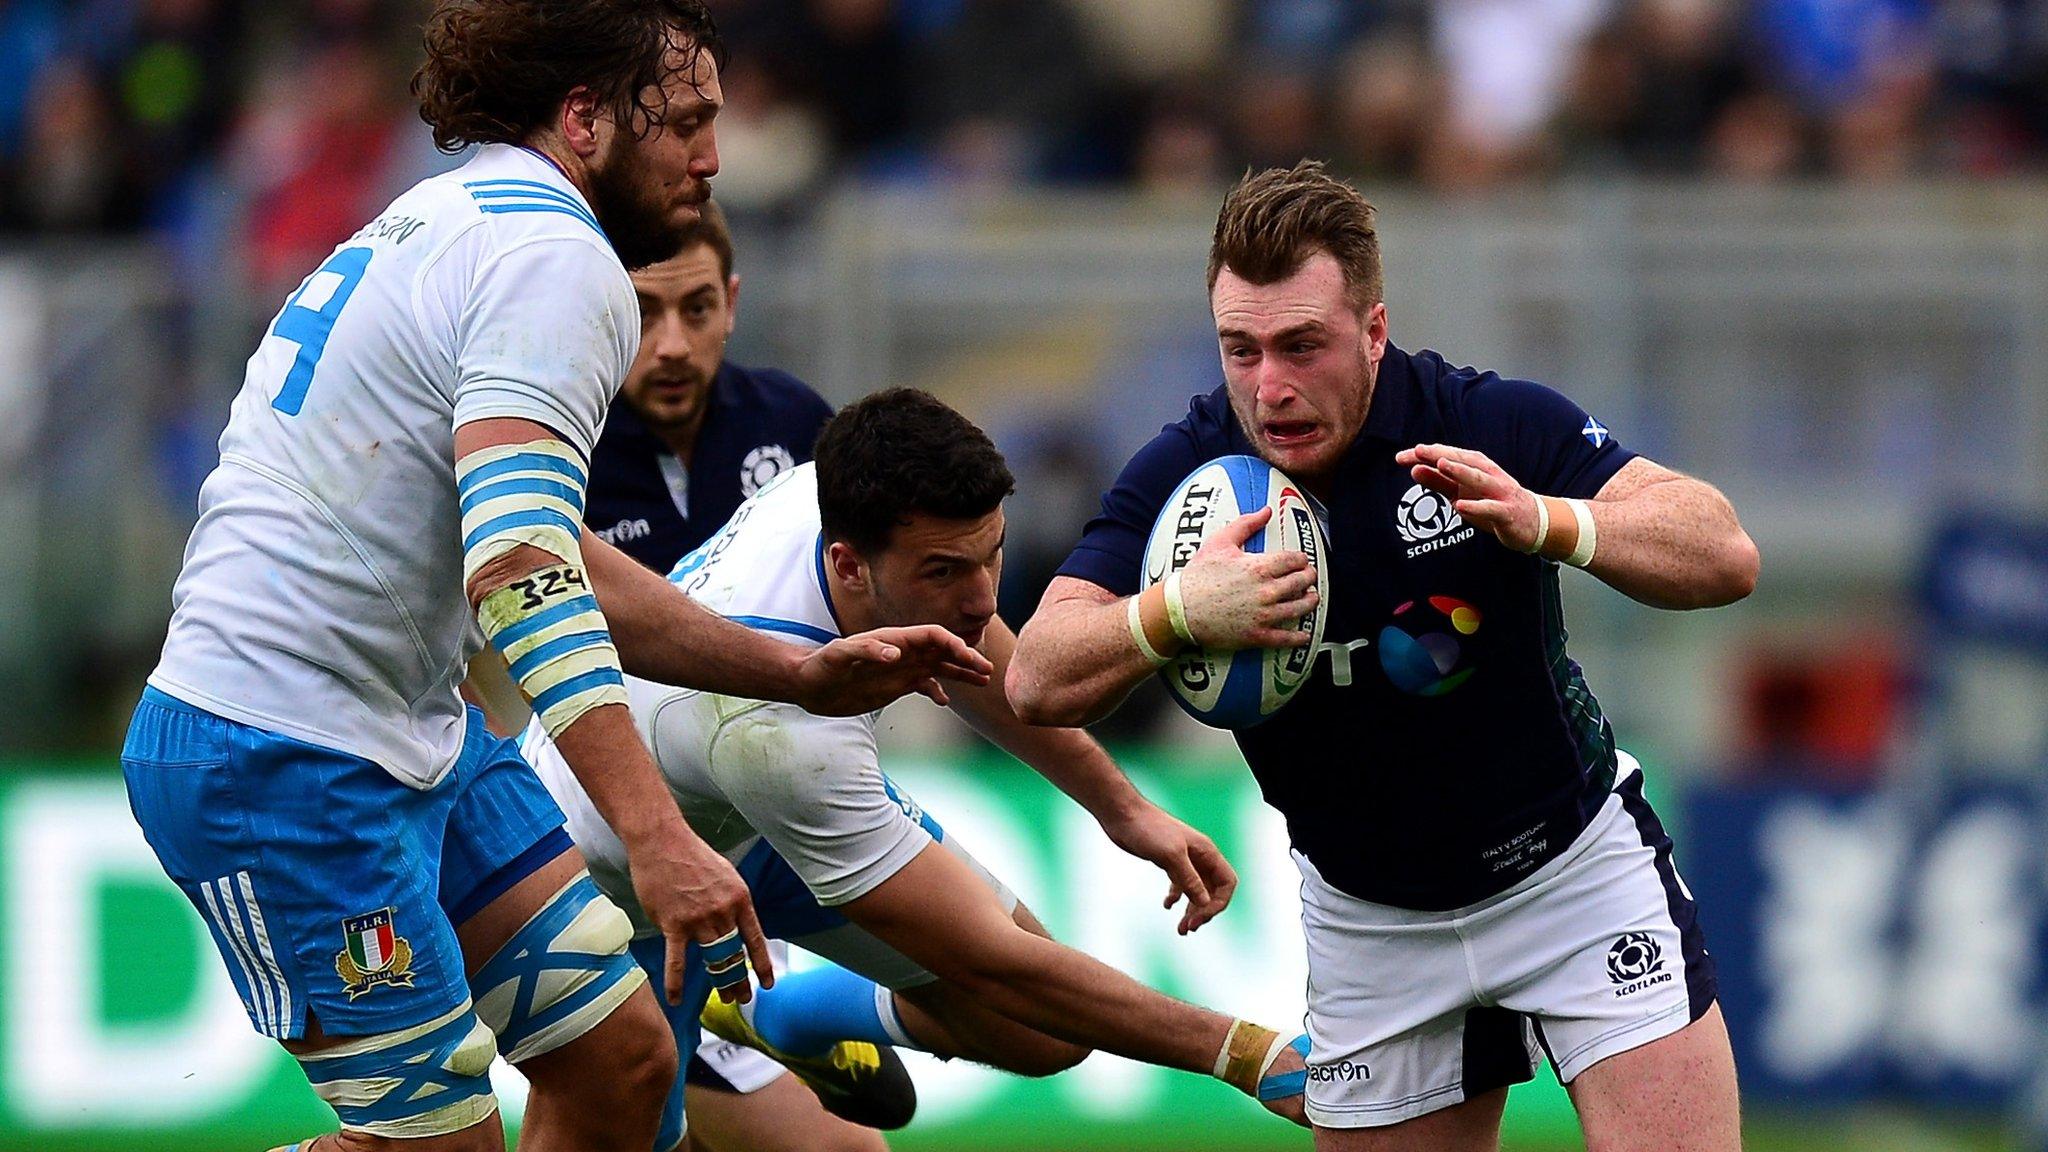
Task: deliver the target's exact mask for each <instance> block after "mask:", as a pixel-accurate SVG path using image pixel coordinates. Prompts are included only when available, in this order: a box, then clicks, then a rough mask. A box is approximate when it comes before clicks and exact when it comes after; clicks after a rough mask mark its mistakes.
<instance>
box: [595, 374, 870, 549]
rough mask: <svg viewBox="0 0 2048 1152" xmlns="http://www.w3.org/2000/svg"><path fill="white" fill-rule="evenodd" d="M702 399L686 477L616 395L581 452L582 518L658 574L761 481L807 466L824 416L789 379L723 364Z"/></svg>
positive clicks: (812, 397)
mask: <svg viewBox="0 0 2048 1152" xmlns="http://www.w3.org/2000/svg"><path fill="white" fill-rule="evenodd" d="M709 401H710V408H709V409H708V410H707V411H706V412H705V414H704V424H703V426H702V427H701V428H699V429H698V432H697V446H696V450H695V451H694V452H693V453H692V455H691V459H690V466H689V468H688V470H687V473H685V471H684V469H683V468H682V462H681V461H680V460H678V459H677V458H676V455H675V453H673V452H671V451H669V447H668V445H667V444H666V443H663V442H662V440H661V438H660V437H658V436H656V435H655V434H654V433H652V432H650V431H648V429H647V425H646V424H645V423H643V422H642V421H641V419H640V415H639V413H637V412H635V411H633V406H632V405H630V404H628V403H626V402H625V400H623V399H619V400H615V401H614V402H613V403H612V408H611V414H610V415H609V416H607V417H606V418H605V423H604V431H603V433H602V434H600V435H599V436H598V438H597V447H596V448H595V449H594V450H593V451H592V452H591V456H590V486H589V488H588V490H587V492H586V494H585V497H584V500H585V503H584V509H583V522H584V523H585V524H587V525H589V526H590V528H591V529H592V530H593V531H595V532H596V533H597V534H598V536H599V537H601V538H602V539H604V540H605V542H607V543H609V544H614V545H617V546H618V547H619V549H620V550H621V551H623V552H625V553H626V554H627V555H628V556H631V557H632V558H633V559H635V560H638V561H640V562H641V563H642V564H645V565H647V566H648V567H650V568H652V569H654V570H655V571H657V572H660V573H663V574H666V573H667V572H668V570H669V569H670V568H673V567H674V566H675V563H676V561H678V560H680V559H682V558H683V557H684V556H686V555H688V554H689V552H690V551H691V549H693V548H695V547H697V545H699V544H702V543H703V542H704V541H705V540H706V539H708V538H709V537H710V536H711V534H712V533H714V532H716V531H718V529H719V528H720V527H721V526H722V525H723V524H724V523H725V522H726V521H727V520H729V519H731V518H732V514H733V511H734V510H735V509H737V508H738V507H739V506H740V504H741V503H742V502H743V501H745V500H746V498H747V497H749V496H752V495H753V494H754V493H756V492H758V491H760V489H761V486H762V485H764V484H766V483H768V481H770V480H773V479H775V477H776V476H777V475H778V474H780V473H781V472H782V471H783V470H784V469H786V468H794V467H796V466H797V465H798V464H802V463H805V462H807V461H809V460H810V458H811V452H812V450H813V449H814V448H816V447H817V443H818V432H819V430H820V429H822V428H824V426H825V421H827V420H830V419H831V418H832V406H831V405H830V404H828V403H826V402H825V399H824V397H822V396H819V395H818V394H817V393H816V392H814V391H812V390H811V387H810V385H808V384H805V383H804V382H803V381H801V380H799V379H797V378H796V377H794V376H791V375H790V374H789V373H787V372H780V371H777V370H775V369H773V368H744V367H741V366H740V365H737V364H734V363H733V362H732V361H730V360H728V361H726V362H725V363H723V364H720V365H719V366H718V373H717V374H716V375H715V376H713V377H712V379H711V395H710V397H709ZM685 477H687V478H685Z"/></svg>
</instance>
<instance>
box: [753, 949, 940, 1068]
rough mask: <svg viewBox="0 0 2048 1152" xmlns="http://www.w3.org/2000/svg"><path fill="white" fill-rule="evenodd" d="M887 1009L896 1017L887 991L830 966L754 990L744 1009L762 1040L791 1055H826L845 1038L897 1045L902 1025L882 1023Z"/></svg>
mask: <svg viewBox="0 0 2048 1152" xmlns="http://www.w3.org/2000/svg"><path fill="white" fill-rule="evenodd" d="M883 1006H887V1007H888V1012H889V1015H890V1016H892V1017H893V1016H895V1014H896V1013H895V1008H894V1005H893V1002H892V998H891V994H890V993H889V992H888V990H887V989H884V988H880V987H878V986H877V985H876V984H875V982H874V981H872V980H869V979H868V978H867V977H865V976H856V975H855V974H853V973H851V972H848V971H847V970H846V969H844V968H841V967H838V966H837V965H827V966H825V967H822V968H814V969H812V970H810V971H808V972H798V973H794V974H791V975H786V976H780V977H778V978H777V979H776V981H775V987H773V988H757V989H755V991H754V999H753V1002H752V1003H750V1004H746V1005H743V1006H742V1008H743V1010H744V1009H748V1008H750V1009H752V1011H751V1012H749V1013H748V1017H749V1020H750V1022H751V1023H752V1024H753V1026H754V1031H756V1032H759V1033H760V1034H761V1039H763V1040H766V1041H767V1042H768V1043H770V1044H772V1045H774V1046H775V1047H776V1048H778V1049H780V1050H781V1051H784V1052H787V1053H789V1054H790V1055H792V1056H822V1055H824V1054H825V1053H826V1052H828V1051H830V1050H831V1048H832V1045H834V1044H837V1043H839V1042H840V1041H841V1040H866V1041H868V1042H869V1043H871V1044H880V1045H891V1044H895V1043H896V1042H897V1037H898V1036H900V1035H901V1034H902V1030H903V1026H902V1023H901V1022H900V1021H894V1020H892V1021H888V1022H884V1020H883V1017H882V1012H881V1010H880V1009H881V1008H882V1007H883ZM892 1023H893V1024H894V1025H895V1027H894V1028H893V1029H892V1028H891V1027H890V1024H892Z"/></svg>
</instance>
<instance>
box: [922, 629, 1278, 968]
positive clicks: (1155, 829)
mask: <svg viewBox="0 0 2048 1152" xmlns="http://www.w3.org/2000/svg"><path fill="white" fill-rule="evenodd" d="M981 648H982V652H983V654H985V655H986V656H987V657H988V658H989V660H990V661H991V662H993V663H994V665H995V677H994V682H993V683H991V684H988V685H986V686H984V687H979V688H962V689H960V690H958V691H956V692H954V693H953V710H954V711H955V712H958V713H960V715H961V716H962V717H964V718H965V719H966V720H967V722H968V723H969V724H972V725H973V726H974V728H975V730H976V731H978V732H980V733H981V734H982V735H983V736H986V737H987V738H988V739H989V741H990V742H991V743H993V744H995V745H996V746H997V747H999V748H1001V749H1003V750H1004V751H1005V752H1008V753H1009V754H1010V755H1012V756H1015V757H1016V758H1017V759H1019V760H1022V761H1023V762H1024V763H1026V764H1029V765H1031V767H1032V768H1034V769H1036V770H1037V772H1038V774H1039V775H1041V776H1043V777H1045V778H1046V779H1047V780H1050V781H1052V783H1053V785H1054V787H1057V788H1058V789H1059V790H1060V791H1062V792H1064V793H1066V794H1067V795H1068V796H1069V797H1071V798H1072V799H1073V801H1074V802H1075V803H1076V804H1079V805H1080V806H1081V807H1082V808H1083V809H1085V810H1086V811H1087V812H1088V814H1089V815H1090V816H1093V817H1095V822H1096V823H1098V824H1100V825H1101V826H1102V831H1103V833H1104V834H1105V835H1107V836H1108V837H1109V839H1110V841H1111V842H1112V843H1114V844H1115V845H1116V846H1117V847H1119V848H1122V849H1123V850H1124V851H1126V852H1129V853H1130V854H1131V855H1133V856H1136V857H1138V858H1139V859H1140V860H1149V861H1151V862H1152V863H1153V864H1156V865H1158V866H1159V869H1160V870H1161V871H1163V872H1165V873H1166V875H1167V879H1168V880H1169V881H1170V884H1169V886H1168V888H1167V891H1166V904H1165V906H1166V907H1168V908H1171V907H1173V906H1174V904H1176V903H1178V902H1179V900H1180V898H1181V897H1182V896H1186V897H1187V898H1188V906H1187V908H1186V910H1185V911H1183V913H1182V914H1181V919H1180V926H1179V930H1180V932H1181V933H1182V934H1183V935H1185V934H1187V933H1189V932H1192V931H1194V930H1195V929H1197V928H1200V927H1201V926H1202V925H1204V924H1207V923H1208V922H1209V921H1210V920H1213V919H1215V917H1216V914H1217V913H1219V912H1221V911H1223V909H1224V908H1226V907H1228V906H1229V904H1230V896H1231V893H1232V892H1234V891H1236V889H1237V873H1236V872H1235V871H1234V870H1233V869H1232V868H1231V867H1230V863H1229V861H1227V860H1225V859H1224V858H1223V853H1222V852H1221V851H1219V850H1218V849H1217V847H1216V844H1215V842H1214V841H1212V840H1210V839H1209V838H1208V837H1207V836H1204V835H1202V834H1201V833H1200V832H1197V831H1195V830H1194V829H1193V828H1190V827H1188V826H1187V825H1186V824H1185V823H1182V822H1181V821H1180V820H1178V819H1176V818H1174V816H1172V815H1171V814H1170V813H1168V812H1167V811H1166V810H1165V809H1163V808H1161V807H1159V806H1158V805H1157V804H1154V803H1152V802H1151V801H1150V800H1147V799H1145V796H1144V794H1143V793H1141V792H1139V791H1138V788H1137V786H1136V785H1134V784H1132V783H1131V781H1130V778H1129V777H1127V776H1125V775H1124V774H1123V770H1122V769H1121V768H1118V767H1117V764H1116V761H1115V760H1113V759H1111V758H1110V755H1109V752H1108V750H1107V749H1105V748H1103V746H1102V745H1101V744H1098V743H1096V741H1095V738H1094V737H1092V736H1090V735H1088V733H1086V732H1083V731H1082V730H1081V729H1079V728H1040V727H1036V726H1034V725H1031V724H1026V723H1025V722H1024V721H1023V720H1021V719H1019V718H1018V717H1017V713H1016V712H1015V711H1014V710H1013V709H1012V708H1011V707H1010V701H1009V699H1008V697H1007V695H1006V694H1005V692H1004V690H1003V687H1002V682H1003V677H1004V674H1005V672H1006V671H1007V670H1008V668H1009V667H1010V662H1011V657H1012V656H1013V655H1014V654H1015V652H1016V648H1017V637H1016V635H1015V634H1014V633H1012V632H1011V631H1010V628H1009V625H1007V624H1005V623H1003V621H1002V619H1001V618H1000V617H998V618H996V619H994V620H991V621H989V625H988V630H987V632H986V634H985V635H984V637H983V639H982V642H981ZM1149 668H1150V666H1149V664H1148V665H1147V670H1148V671H1149Z"/></svg>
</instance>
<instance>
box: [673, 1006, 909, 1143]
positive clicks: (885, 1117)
mask: <svg viewBox="0 0 2048 1152" xmlns="http://www.w3.org/2000/svg"><path fill="white" fill-rule="evenodd" d="M699 1021H700V1023H702V1024H703V1025H704V1027H705V1028H706V1029H707V1030H709V1031H710V1032H711V1033H712V1034H713V1035H715V1036H718V1037H720V1038H721V1039H725V1040H730V1041H732V1042H733V1043H734V1044H739V1045H743V1046H745V1047H748V1048H752V1049H753V1050H754V1051H756V1052H759V1053H761V1054H762V1055H764V1056H766V1057H768V1058H769V1059H771V1060H773V1061H775V1062H776V1063H778V1064H780V1065H782V1066H783V1067H785V1068H787V1069H789V1070H790V1071H791V1072H793V1073H795V1074H796V1077H797V1079H799V1080H802V1081H803V1082H804V1083H805V1084H808V1085H810V1088H811V1091H813V1092H816V1093H817V1094H818V1101H819V1102H820V1103H822V1104H823V1105H824V1106H825V1111H827V1112H830V1113H832V1114H833V1115H834V1116H837V1117H839V1118H840V1119H841V1120H845V1121H847V1122H848V1123H850V1124H859V1125H861V1126H863V1127H866V1128H880V1129H884V1130H888V1129H895V1128H901V1127H903V1126H904V1125H905V1124H908V1123H910V1118H911V1117H912V1116H914V1115H916V1114H917V1084H916V1083H915V1082H914V1081H912V1080H911V1078H910V1069H908V1068H905V1067H904V1066H903V1058H902V1057H901V1056H898V1055H897V1054H896V1050H895V1049H894V1048H888V1047H883V1046H880V1045H876V1044H870V1043H868V1042H867V1041H865V1040H841V1041H840V1042H839V1043H837V1044H834V1045H833V1046H832V1047H831V1048H830V1049H829V1050H827V1051H826V1052H825V1053H824V1055H822V1056H793V1055H791V1054H789V1053H787V1052H784V1051H782V1050H780V1049H778V1048H776V1047H775V1046H774V1045H772V1044H770V1043H768V1042H767V1041H766V1040H763V1039H762V1038H761V1034H760V1033H759V1032H756V1031H754V1026H753V1025H752V1024H750V1023H748V1022H747V1018H746V1017H745V1016H743V1015H741V1013H740V1006H739V1005H737V1004H728V1003H726V1002H725V1001H723V1000H721V999H719V998H718V997H716V996H713V997H712V998H711V999H710V1001H709V1002H708V1003H706V1004H705V1005H704V1012H703V1015H702V1016H701V1017H699Z"/></svg>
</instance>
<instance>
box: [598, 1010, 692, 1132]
mask: <svg viewBox="0 0 2048 1152" xmlns="http://www.w3.org/2000/svg"><path fill="white" fill-rule="evenodd" d="M646 1016H647V1020H646V1022H645V1023H644V1024H642V1023H640V1022H639V1021H638V1020H637V1019H636V1020H635V1022H634V1026H631V1027H628V1028H622V1029H620V1031H621V1032H622V1033H623V1038H622V1039H621V1040H620V1041H619V1045H620V1047H619V1059H620V1063H621V1064H622V1065H623V1067H621V1068H620V1069H619V1070H618V1074H617V1077H616V1083H617V1084H618V1092H619V1096H620V1100H619V1103H620V1105H621V1106H623V1107H630V1108H631V1109H633V1110H634V1111H636V1112H637V1111H640V1110H642V1109H652V1110H653V1111H655V1112H659V1111H661V1106H662V1105H663V1104H664V1103H666V1102H667V1100H668V1094H669V1089H670V1088H672V1087H674V1085H675V1082H676V1077H677V1076H679V1075H681V1074H682V1070H683V1065H682V1060H681V1059H680V1058H679V1057H678V1056H677V1053H676V1041H675V1036H674V1035H673V1034H672V1033H670V1031H669V1029H668V1026H667V1024H666V1023H665V1022H664V1021H663V1020H662V1018H661V1013H660V1011H659V1010H658V1009H657V1010H653V1011H650V1012H648V1013H646ZM608 1039H609V1038H608Z"/></svg>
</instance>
